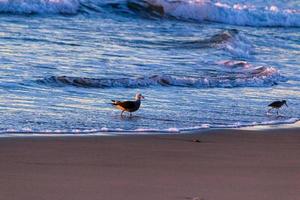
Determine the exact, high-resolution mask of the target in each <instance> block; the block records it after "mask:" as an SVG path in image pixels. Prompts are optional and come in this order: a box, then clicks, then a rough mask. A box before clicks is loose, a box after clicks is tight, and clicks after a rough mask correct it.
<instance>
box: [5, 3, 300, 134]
mask: <svg viewBox="0 0 300 200" xmlns="http://www.w3.org/2000/svg"><path fill="white" fill-rule="evenodd" d="M247 2H248V3H247ZM149 3H151V4H155V6H154V7H153V6H150V4H149ZM157 7H158V8H161V7H162V8H163V11H164V14H163V15H162V13H161V9H157ZM203 10H206V13H205V15H203V12H201V11H203ZM0 12H1V15H0V18H1V22H0V44H1V46H0V63H1V68H0V74H1V76H0V110H1V115H0V121H1V124H0V131H1V132H2V133H12V132H76V133H80V132H83V133H86V132H89V131H122V130H127V131H153V130H154V131H159V130H160V131H161V130H164V131H180V130H194V129H201V128H212V127H240V126H247V125H258V124H278V123H279V124H280V123H293V122H295V121H297V120H298V119H299V118H300V109H299V108H300V105H299V103H298V102H299V100H300V87H299V86H300V76H299V73H300V68H299V66H300V43H299V41H300V28H299V27H300V24H299V22H300V2H299V1H285V2H282V1H255V2H253V3H249V1H237V0H236V1H225V0H222V1H218V2H217V1H205V2H204V1H196V0H190V1H181V2H179V1H176V3H172V1H158V0H157V1H155V2H154V1H123V0H115V1H111V0H110V1H109V0H108V1H96V0H92V1H76V0H73V1H70V0H64V1H63V0H61V1H43V0H39V1H33V0H26V1H24V0H23V1H21V0H18V1H1V2H0ZM137 92H141V93H142V94H143V95H144V96H145V97H146V99H145V101H143V102H142V108H141V109H140V110H139V111H138V112H136V113H135V114H134V117H133V118H128V117H125V118H121V117H120V111H118V110H115V109H113V108H112V106H111V105H110V100H111V99H120V100H125V99H126V100H127V99H132V98H133V97H134V95H135V93H137ZM281 99H287V100H288V105H289V107H287V108H284V109H283V110H282V111H281V114H282V116H279V117H278V116H276V114H275V113H274V114H272V115H267V114H266V111H267V105H268V104H269V103H270V102H272V101H274V100H281Z"/></svg>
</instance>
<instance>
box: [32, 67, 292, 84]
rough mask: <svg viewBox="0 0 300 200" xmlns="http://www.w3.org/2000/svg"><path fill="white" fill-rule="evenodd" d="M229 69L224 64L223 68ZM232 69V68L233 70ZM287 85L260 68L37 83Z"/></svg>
mask: <svg viewBox="0 0 300 200" xmlns="http://www.w3.org/2000/svg"><path fill="white" fill-rule="evenodd" d="M225 67H227V68H228V65H226V64H224V68H225ZM231 68H233V67H231ZM282 81H286V78H285V77H284V76H282V75H281V74H280V73H279V71H278V70H277V69H276V68H274V67H266V66H259V67H253V66H252V65H251V67H250V68H247V69H240V70H239V71H235V70H227V71H226V72H223V73H220V74H219V75H217V76H215V75H214V76H204V77H189V76H171V75H164V74H161V75H152V76H144V77H137V78H134V77H133V78H114V79H109V78H103V79H101V78H86V77H71V76H51V77H47V78H44V79H40V80H37V82H38V83H40V84H46V85H52V86H53V85H54V86H55V85H56V86H76V87H87V88H113V87H124V88H140V87H150V86H177V87H195V88H214V87H219V88H233V87H268V86H273V85H277V84H278V83H279V82H282Z"/></svg>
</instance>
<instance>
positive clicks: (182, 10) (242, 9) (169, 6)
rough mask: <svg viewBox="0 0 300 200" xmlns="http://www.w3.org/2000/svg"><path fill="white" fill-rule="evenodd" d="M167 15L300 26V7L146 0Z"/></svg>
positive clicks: (202, 1) (261, 24)
mask: <svg viewBox="0 0 300 200" xmlns="http://www.w3.org/2000/svg"><path fill="white" fill-rule="evenodd" d="M146 1H147V2H148V3H149V4H152V5H153V6H154V7H157V9H160V10H163V11H164V12H163V13H165V14H168V15H171V16H174V17H177V18H184V19H193V20H198V21H205V20H206V21H213V22H220V23H226V24H233V25H242V26H244V25H246V26H289V27H299V26H300V10H293V9H280V8H278V7H276V6H274V5H273V6H269V7H265V8H258V7H256V6H254V5H242V4H235V5H228V4H225V3H220V2H216V3H214V2H211V1H206V0H189V1H183V0H182V1H180V0H179V1H168V0H146Z"/></svg>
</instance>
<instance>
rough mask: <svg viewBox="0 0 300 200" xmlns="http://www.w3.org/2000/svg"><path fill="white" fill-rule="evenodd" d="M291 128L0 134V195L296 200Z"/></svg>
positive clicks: (12, 199)
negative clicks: (83, 134) (86, 134)
mask: <svg viewBox="0 0 300 200" xmlns="http://www.w3.org/2000/svg"><path fill="white" fill-rule="evenodd" d="M273 133H274V134H273ZM299 133H300V132H299V128H289V129H273V130H271V129H269V130H260V131H253V130H240V129H239V130H237V129H227V130H218V131H216V132H215V131H213V130H210V131H207V132H204V133H201V134H199V133H194V134H161V135H145V134H144V135H136V134H135V135H120V136H117V137H115V136H112V137H111V136H108V137H98V136H95V137H93V136H91V137H8V138H2V139H0V163H1V164H0V177H1V179H0V183H1V185H2V190H1V191H0V198H1V199H7V200H19V199H43V200H53V199H64V200H82V199H90V200H94V199H95V200H97V199H109V200H119V199H125V200H127V199H128V200H141V199H143V200H154V199H155V200H173V199H175V200H176V199H179V200H180V199H182V200H187V199H190V200H220V199H222V200H235V199H243V200H253V199H256V200H282V199H289V200H297V199H298V198H299V196H300V183H299V179H300V176H299V174H300V159H299V155H300V145H299V144H300V134H299Z"/></svg>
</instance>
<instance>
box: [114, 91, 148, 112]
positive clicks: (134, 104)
mask: <svg viewBox="0 0 300 200" xmlns="http://www.w3.org/2000/svg"><path fill="white" fill-rule="evenodd" d="M141 99H144V97H143V96H142V94H140V93H137V94H136V95H135V101H115V100H111V101H112V105H114V106H115V107H116V108H117V109H119V110H122V112H121V117H122V116H123V113H124V112H125V111H126V112H129V113H130V116H131V113H132V112H135V111H137V110H138V109H139V108H140V106H141Z"/></svg>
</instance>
